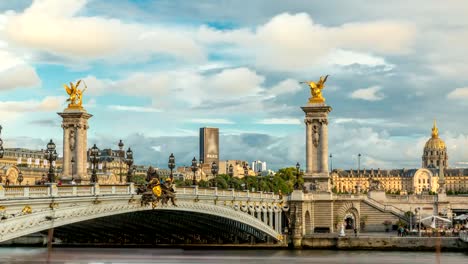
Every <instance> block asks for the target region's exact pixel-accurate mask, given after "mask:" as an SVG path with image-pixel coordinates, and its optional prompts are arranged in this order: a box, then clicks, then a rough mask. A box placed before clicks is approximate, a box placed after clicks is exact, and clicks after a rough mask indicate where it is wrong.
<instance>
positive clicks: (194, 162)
mask: <svg viewBox="0 0 468 264" xmlns="http://www.w3.org/2000/svg"><path fill="white" fill-rule="evenodd" d="M197 170H198V165H197V159H196V158H195V157H193V159H192V171H193V182H192V184H193V185H197V179H196V178H195V172H196V171H197Z"/></svg>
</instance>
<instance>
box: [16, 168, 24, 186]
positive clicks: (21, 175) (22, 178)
mask: <svg viewBox="0 0 468 264" xmlns="http://www.w3.org/2000/svg"><path fill="white" fill-rule="evenodd" d="M17 180H18V182H19V185H21V183H22V182H23V180H24V177H23V172H21V171H20V172H19V174H18V179H17Z"/></svg>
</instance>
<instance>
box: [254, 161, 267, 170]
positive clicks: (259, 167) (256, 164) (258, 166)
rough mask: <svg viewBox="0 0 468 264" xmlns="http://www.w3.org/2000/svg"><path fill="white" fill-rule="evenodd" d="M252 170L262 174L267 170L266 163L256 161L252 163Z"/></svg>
mask: <svg viewBox="0 0 468 264" xmlns="http://www.w3.org/2000/svg"><path fill="white" fill-rule="evenodd" d="M252 170H253V171H255V172H263V171H266V170H267V164H266V161H261V160H256V161H253V162H252Z"/></svg>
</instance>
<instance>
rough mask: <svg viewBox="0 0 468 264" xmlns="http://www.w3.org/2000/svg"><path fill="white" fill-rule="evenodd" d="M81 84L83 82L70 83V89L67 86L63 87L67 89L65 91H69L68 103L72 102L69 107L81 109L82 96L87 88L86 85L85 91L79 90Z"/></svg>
mask: <svg viewBox="0 0 468 264" xmlns="http://www.w3.org/2000/svg"><path fill="white" fill-rule="evenodd" d="M80 83H81V80H79V81H78V82H76V84H73V83H72V82H70V87H68V85H66V84H64V85H63V86H64V87H65V91H67V94H68V95H69V96H70V98H68V99H67V102H70V103H69V104H68V107H81V105H82V96H83V93H84V91H85V90H86V88H87V87H86V84H85V88H84V89H83V90H80V89H78V86H79V85H80Z"/></svg>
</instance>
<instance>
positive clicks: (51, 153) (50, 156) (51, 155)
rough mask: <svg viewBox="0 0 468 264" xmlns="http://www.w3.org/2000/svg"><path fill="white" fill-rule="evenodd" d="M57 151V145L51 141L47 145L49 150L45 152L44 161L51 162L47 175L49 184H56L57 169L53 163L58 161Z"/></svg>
mask: <svg viewBox="0 0 468 264" xmlns="http://www.w3.org/2000/svg"><path fill="white" fill-rule="evenodd" d="M57 156H58V155H57V151H56V150H55V143H54V142H53V141H52V139H51V140H50V142H49V143H47V149H46V150H45V153H44V159H46V160H47V161H48V162H49V172H48V173H47V180H48V181H49V182H55V169H54V166H53V162H54V161H55V160H57Z"/></svg>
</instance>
